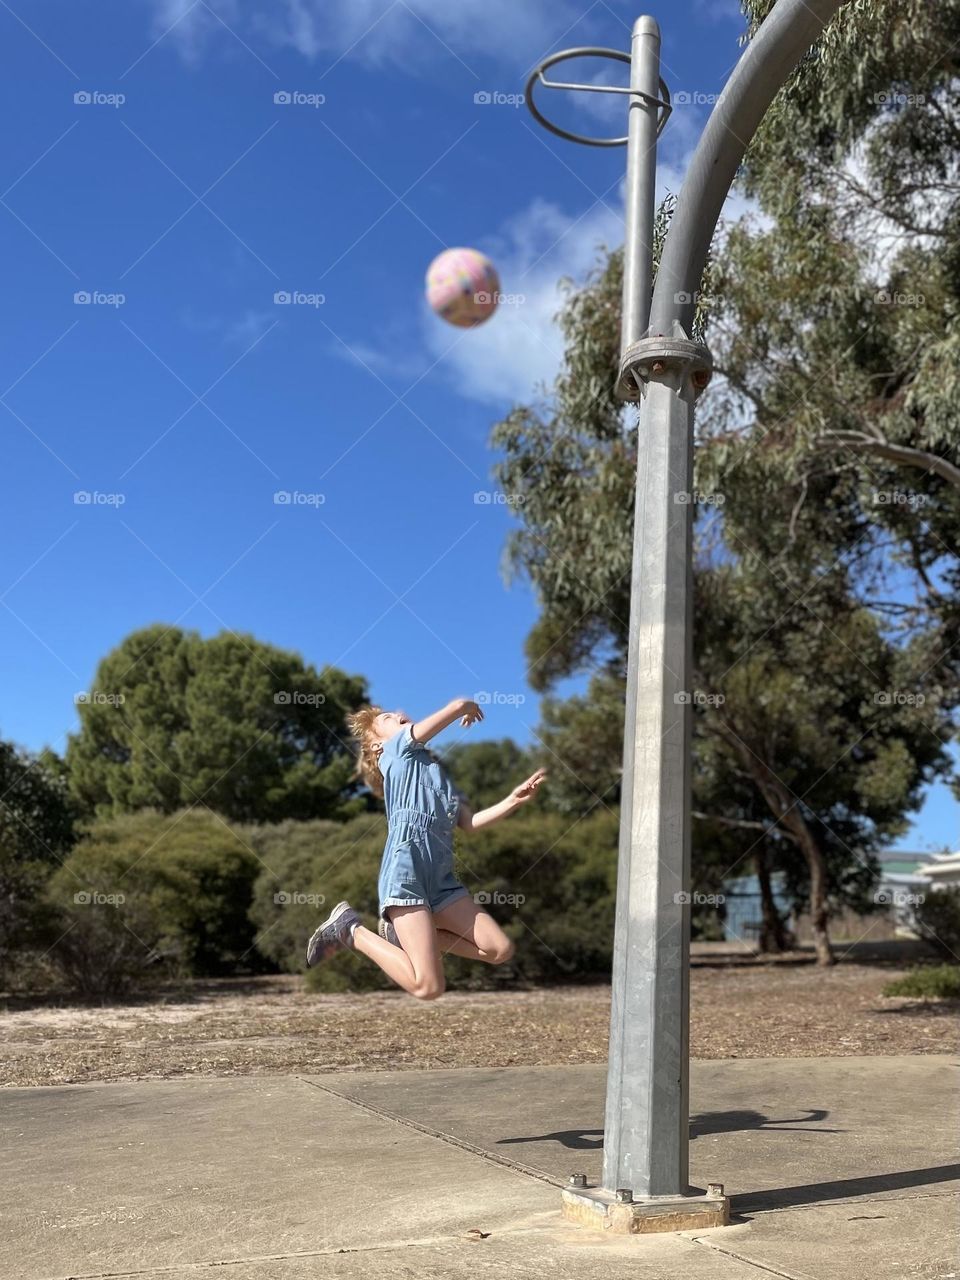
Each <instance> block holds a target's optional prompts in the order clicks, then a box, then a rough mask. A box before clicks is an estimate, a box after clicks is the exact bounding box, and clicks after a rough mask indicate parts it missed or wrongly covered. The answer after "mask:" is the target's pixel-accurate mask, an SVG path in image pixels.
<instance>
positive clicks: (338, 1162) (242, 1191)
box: [0, 1077, 557, 1280]
mask: <svg viewBox="0 0 960 1280" xmlns="http://www.w3.org/2000/svg"><path fill="white" fill-rule="evenodd" d="M2 1105H3V1131H2V1134H0V1138H2V1147H3V1150H4V1152H5V1159H4V1161H3V1163H2V1168H0V1205H2V1206H4V1208H3V1212H2V1216H0V1276H3V1277H5V1278H6V1277H10V1278H11V1280H13V1278H14V1277H15V1278H16V1280H41V1278H42V1277H47V1276H60V1275H64V1276H66V1275H69V1276H74V1275H81V1274H83V1275H86V1274H94V1275H98V1274H100V1273H101V1272H110V1273H120V1274H123V1273H124V1272H130V1271H137V1270H140V1271H142V1270H149V1269H150V1268H156V1267H160V1266H170V1265H173V1264H178V1263H199V1262H214V1261H217V1260H220V1259H223V1258H228V1257H236V1256H240V1257H243V1256H251V1255H252V1256H257V1255H270V1254H281V1255H282V1254H290V1253H296V1252H302V1251H307V1252H314V1251H317V1250H327V1249H329V1250H335V1249H338V1248H339V1249H343V1248H347V1249H350V1248H356V1247H361V1246H362V1247H369V1246H370V1245H371V1244H377V1245H389V1244H403V1243H405V1242H407V1241H408V1240H411V1239H414V1240H418V1239H419V1240H422V1239H431V1238H440V1237H457V1236H459V1235H461V1234H462V1233H463V1232H465V1231H467V1230H468V1229H469V1228H471V1227H474V1226H482V1227H483V1229H484V1230H485V1231H496V1230H499V1229H501V1228H502V1227H504V1226H505V1225H506V1224H507V1223H510V1224H513V1225H524V1224H526V1223H527V1222H528V1221H530V1220H531V1218H532V1217H535V1216H536V1215H537V1214H538V1213H539V1214H544V1213H546V1214H553V1213H555V1211H556V1209H557V1195H556V1192H555V1190H554V1189H553V1188H552V1187H551V1186H550V1185H549V1184H547V1183H545V1182H542V1181H538V1180H534V1179H530V1178H526V1177H523V1176H522V1175H520V1174H518V1173H514V1172H512V1171H511V1170H508V1169H503V1168H501V1167H498V1166H497V1165H494V1164H492V1163H491V1162H489V1161H485V1160H480V1159H477V1158H476V1157H475V1156H471V1155H469V1154H468V1153H466V1152H464V1151H461V1150H459V1149H458V1148H457V1147H454V1146H451V1145H450V1144H448V1143H443V1142H437V1141H434V1140H431V1139H429V1138H426V1137H422V1136H420V1135H419V1134H417V1133H415V1132H413V1131H411V1130H409V1129H401V1128H400V1127H399V1126H397V1125H396V1124H394V1123H390V1122H387V1121H383V1120H381V1119H379V1118H378V1117H377V1116H375V1115H372V1114H370V1113H369V1112H366V1111H364V1110H363V1109H362V1108H360V1107H357V1106H355V1105H354V1104H352V1103H350V1102H345V1101H342V1100H340V1099H337V1098H334V1097H333V1096H332V1095H330V1094H326V1093H322V1092H321V1091H319V1090H317V1089H314V1088H311V1087H310V1085H308V1084H306V1083H304V1082H303V1081H301V1080H297V1079H282V1078H281V1079H277V1078H275V1077H274V1078H269V1079H267V1078H263V1079H241V1080H236V1079H231V1080H190V1081H150V1082H146V1083H133V1084H131V1083H124V1084H115V1085H94V1086H72V1087H67V1088H51V1089H22V1090H21V1089H12V1090H8V1091H4V1092H3V1094H2Z"/></svg>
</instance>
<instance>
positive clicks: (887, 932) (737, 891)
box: [723, 849, 960, 943]
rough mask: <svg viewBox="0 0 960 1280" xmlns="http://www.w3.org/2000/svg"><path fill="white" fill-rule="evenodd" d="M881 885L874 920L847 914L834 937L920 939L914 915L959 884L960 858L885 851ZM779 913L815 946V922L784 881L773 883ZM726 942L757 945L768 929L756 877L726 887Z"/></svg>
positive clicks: (837, 920) (836, 923)
mask: <svg viewBox="0 0 960 1280" xmlns="http://www.w3.org/2000/svg"><path fill="white" fill-rule="evenodd" d="M876 857H877V862H878V863H879V866H880V879H879V881H878V883H877V886H876V888H875V889H874V891H873V900H874V902H875V904H876V907H877V910H876V911H874V912H871V913H870V914H869V915H863V916H861V915H858V914H857V913H856V912H853V911H843V912H840V913H839V914H838V915H836V916H834V917H833V919H832V920H831V923H830V932H831V935H832V936H833V937H834V938H835V939H837V940H839V939H844V938H849V939H851V940H856V939H860V938H866V937H867V936H868V935H869V938H870V940H871V941H873V942H880V941H884V940H889V939H891V938H915V937H916V936H917V931H916V927H915V920H914V911H915V909H916V907H917V905H918V903H919V902H922V901H923V898H924V896H925V895H926V894H928V893H930V892H933V891H935V890H936V889H938V888H946V887H947V886H949V885H958V884H960V852H958V853H941V854H930V853H926V852H919V851H915V850H910V849H885V850H884V851H883V852H882V853H878V854H877V855H876ZM770 884H771V888H772V889H773V898H774V902H775V903H776V907H777V910H778V911H779V912H780V914H781V915H782V916H783V917H784V918H785V920H786V923H787V928H788V929H789V930H790V931H791V932H792V933H793V934H794V935H795V937H796V939H797V941H798V942H801V943H804V942H809V941H811V938H812V931H811V928H810V919H809V917H808V916H807V915H806V914H805V913H804V914H802V915H800V916H797V915H796V914H795V913H794V911H793V908H792V904H791V902H790V900H789V898H788V897H787V895H786V886H785V877H784V876H783V874H782V873H779V872H775V873H774V874H773V875H772V876H771V877H770ZM723 895H724V909H723V936H724V941H726V942H751V943H752V942H756V941H757V939H758V938H759V937H760V930H761V928H762V924H763V908H762V901H761V898H760V882H759V880H758V879H757V877H756V876H755V875H753V876H737V877H735V878H732V879H730V880H725V881H724V884H723Z"/></svg>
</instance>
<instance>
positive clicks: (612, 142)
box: [523, 46, 672, 147]
mask: <svg viewBox="0 0 960 1280" xmlns="http://www.w3.org/2000/svg"><path fill="white" fill-rule="evenodd" d="M568 58H612V59H613V60H614V61H615V62H626V63H627V64H628V65H629V63H630V55H629V53H623V52H622V51H621V50H620V49H599V48H595V47H594V46H589V47H584V48H580V49H564V50H562V51H561V52H560V53H553V54H551V55H550V57H549V58H544V60H543V62H541V63H540V64H539V66H537V67H534V69H533V71H532V72H531V73H530V78H529V79H528V80H527V83H526V87H525V88H524V91H523V95H524V101H525V102H526V104H527V106H528V107H529V108H530V114H531V115H532V116H533V118H534V120H536V121H537V122H538V123H539V124H542V125H543V127H544V128H545V129H549V130H550V132H551V133H555V134H556V135H557V137H558V138H566V139H567V140H568V141H569V142H580V143H582V144H583V145H584V146H586V147H623V146H626V144H627V139H626V138H625V137H624V138H588V137H587V136H586V135H585V134H581V133H571V132H570V130H569V129H561V128H560V126H559V125H557V124H554V123H553V122H552V121H551V120H548V119H547V117H546V116H545V115H544V114H543V113H542V112H541V110H540V108H539V107H538V106H537V104H536V102H534V100H533V87H534V85H535V84H536V82H537V81H538V80H539V81H540V83H541V84H542V85H543V86H544V88H547V89H581V90H584V91H585V92H589V93H627V94H630V95H631V96H632V97H635V98H646V100H647V101H648V102H650V103H656V105H657V106H658V107H660V108H662V111H661V116H660V121H659V123H658V125H657V136H658V137H659V136H660V134H661V133H662V132H663V127H664V125H665V124H666V123H667V118H668V116H669V115H670V112H671V109H672V108H671V105H670V90H669V89H668V88H667V85H666V83H665V82H664V80H663V78H662V77H661V80H660V93H661V95H662V96H661V97H660V98H659V99H657V98H647V95H646V94H643V93H639V92H637V90H636V89H631V88H630V87H629V85H624V86H620V85H596V84H558V83H557V82H556V81H553V80H547V79H546V77H545V76H544V74H543V73H544V72H545V71H546V70H548V69H549V68H550V67H553V66H556V64H557V63H558V62H565V61H566V60H567V59H568Z"/></svg>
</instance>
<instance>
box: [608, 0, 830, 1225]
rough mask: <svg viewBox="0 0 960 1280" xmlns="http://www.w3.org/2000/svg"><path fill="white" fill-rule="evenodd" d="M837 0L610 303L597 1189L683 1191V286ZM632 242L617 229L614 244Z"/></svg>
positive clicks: (689, 186)
mask: <svg viewBox="0 0 960 1280" xmlns="http://www.w3.org/2000/svg"><path fill="white" fill-rule="evenodd" d="M840 3H841V0H780V3H778V4H777V5H775V7H774V9H773V11H772V13H771V15H770V17H768V18H767V20H766V22H765V23H764V24H763V26H762V27H761V29H760V31H759V33H758V34H757V36H756V37H755V38H754V40H753V41H752V43H751V45H750V47H749V49H748V51H747V53H746V54H745V55H744V57H743V58H742V59H741V61H740V63H739V64H738V66H737V68H736V70H735V71H734V73H733V75H732V77H731V79H730V81H729V83H728V85H727V87H726V88H725V90H724V92H723V95H722V96H721V99H720V101H719V103H718V104H717V106H716V108H715V110H714V112H713V114H712V115H711V117H710V120H709V122H708V124H707V127H706V129H705V131H704V134H703V136H702V138H701V140H700V143H699V145H698V147H697V149H696V152H695V153H694V157H693V160H692V162H691V165H690V168H689V170H688V176H687V178H686V180H685V181H684V185H683V189H682V192H681V196H680V200H679V202H678V206H677V210H676V213H675V215H674V221H673V225H672V227H671V229H670V232H669V234H668V235H667V239H666V244H665V247H664V254H663V258H662V261H661V264H660V270H659V272H658V277H657V284H656V289H655V292H654V298H653V304H652V310H651V313H650V321H651V326H650V330H649V332H648V333H647V334H646V335H643V334H641V333H638V332H637V329H636V320H635V316H636V314H637V312H636V311H635V310H634V309H633V308H631V309H629V310H628V307H627V299H626V293H625V296H624V343H623V346H622V352H623V358H622V361H621V374H620V383H619V388H620V391H621V393H622V394H625V395H626V396H627V397H628V398H631V399H637V398H639V399H640V421H639V428H638V441H637V488H636V504H635V511H634V552H633V577H632V582H631V609H630V640H629V650H628V659H627V702H626V719H625V731H624V765H623V794H622V800H621V825H620V852H619V866H618V882H617V912H616V933H615V939H614V958H613V995H612V1009H611V1025H610V1057H609V1067H608V1075H607V1104H606V1121H605V1129H604V1161H603V1188H604V1190H605V1191H606V1192H607V1193H608V1194H609V1193H612V1192H615V1191H617V1190H618V1189H624V1190H626V1189H629V1190H631V1191H632V1193H633V1199H634V1201H636V1200H637V1199H643V1200H647V1201H648V1202H649V1201H655V1200H656V1198H657V1197H664V1198H671V1197H684V1196H688V1194H689V1191H690V1188H689V1175H688V1158H687V1153H688V1146H689V1095H688V1068H689V1047H688V1025H689V937H690V907H689V893H688V889H689V884H690V834H691V803H690V752H691V745H692V722H691V718H692V694H693V690H692V688H691V684H692V673H693V619H692V600H693V581H692V578H693V568H692V550H693V512H694V493H693V418H694V405H695V403H696V400H697V398H698V396H699V394H700V392H701V391H702V389H703V387H704V386H706V383H707V381H708V380H709V377H710V353H709V351H708V350H707V348H706V347H705V346H703V345H702V344H701V343H698V342H695V341H692V340H691V339H690V331H691V327H692V319H693V316H694V313H695V310H696V299H695V292H696V290H697V288H698V287H699V283H700V276H701V274H702V271H703V266H704V262H705V260H706V255H707V251H708V249H709V245H710V241H711V239H712V237H713V233H714V230H715V228H716V224H717V220H718V218H719V215H720V210H721V207H722V205H723V201H724V199H725V198H726V195H727V192H728V190H729V187H730V184H731V182H732V181H733V178H734V176H735V173H736V169H737V166H738V165H739V164H740V161H741V160H742V159H743V154H744V151H745V150H746V146H747V144H748V142H749V141H750V139H751V138H752V137H753V135H754V133H755V131H756V129H757V127H758V125H759V123H760V120H761V119H762V117H763V115H764V113H765V112H766V110H767V108H768V107H769V105H770V103H771V101H772V99H773V97H774V95H775V94H776V92H777V90H778V89H779V88H780V87H781V86H782V85H783V83H784V82H785V80H786V79H787V76H788V75H789V73H790V71H791V70H792V69H793V67H794V66H795V65H796V63H797V61H798V60H799V59H800V57H801V56H802V54H803V53H804V52H805V51H806V50H807V49H808V48H809V46H810V45H811V44H812V43H813V41H814V40H815V39H816V38H817V36H818V35H819V33H820V31H821V30H822V28H823V26H824V25H825V24H826V22H827V21H828V20H829V18H830V17H832V16H833V14H834V13H835V12H836V10H837V9H838V8H839V7H840ZM643 21H644V20H643V19H641V22H643ZM639 25H640V24H638V26H639ZM635 39H636V29H635ZM633 109H634V108H632V110H633ZM628 172H629V161H628ZM628 191H629V188H628ZM627 216H628V218H629V217H630V213H629V209H628V215H627ZM630 237H631V228H630V226H629V223H628V226H627V246H628V250H629V247H630ZM624 271H625V277H626V275H627V265H626V263H625V266H624ZM631 279H634V280H639V272H638V271H637V268H636V266H635V264H631ZM644 296H646V295H644ZM635 306H636V304H635V303H634V307H635ZM628 324H629V325H630V326H631V328H630V330H629V331H628V330H627V326H628ZM648 1207H650V1208H653V1205H652V1204H650V1205H648Z"/></svg>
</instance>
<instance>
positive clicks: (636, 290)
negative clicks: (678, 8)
mask: <svg viewBox="0 0 960 1280" xmlns="http://www.w3.org/2000/svg"><path fill="white" fill-rule="evenodd" d="M630 88H631V89H634V90H636V91H637V96H633V95H631V96H630V98H629V99H628V102H629V111H628V116H627V191H626V215H625V218H624V245H623V318H622V322H621V329H620V355H621V358H622V356H623V355H624V353H625V352H626V349H627V347H629V346H630V344H631V343H633V342H636V341H638V339H640V338H642V337H643V335H644V332H645V331H646V328H647V320H648V317H649V315H650V299H651V294H652V292H653V219H654V210H655V200H656V188H657V128H658V124H659V116H660V108H659V105H658V101H657V100H658V98H659V97H660V28H659V27H658V26H657V23H656V21H655V20H654V19H653V18H647V17H644V18H638V19H637V20H636V22H635V23H634V24H633V38H632V40H631V42H630ZM640 95H643V96H640Z"/></svg>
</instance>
